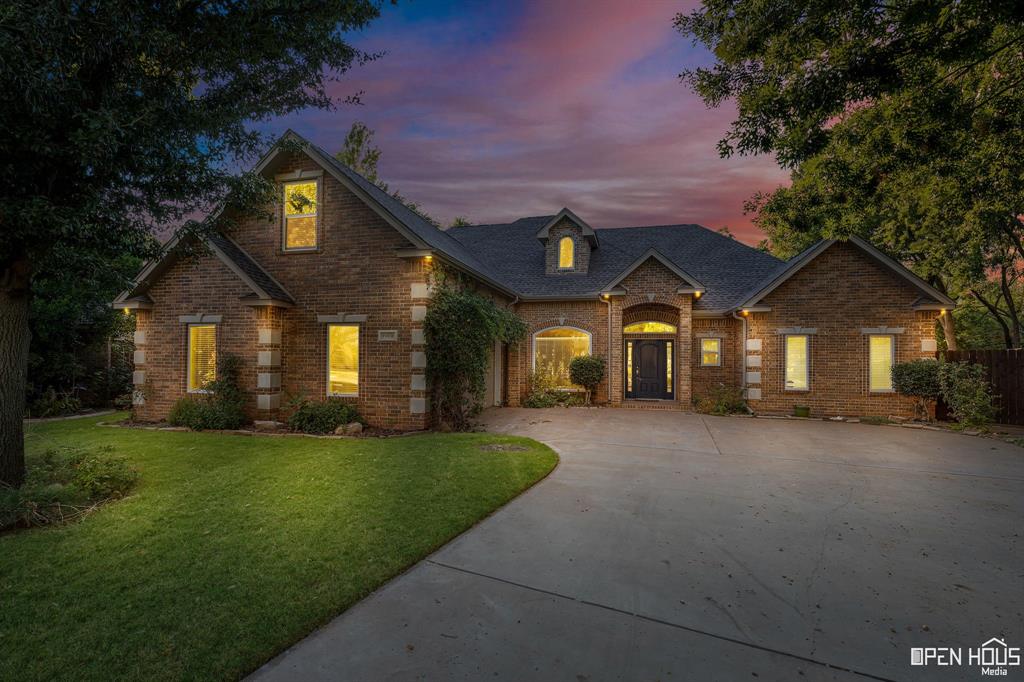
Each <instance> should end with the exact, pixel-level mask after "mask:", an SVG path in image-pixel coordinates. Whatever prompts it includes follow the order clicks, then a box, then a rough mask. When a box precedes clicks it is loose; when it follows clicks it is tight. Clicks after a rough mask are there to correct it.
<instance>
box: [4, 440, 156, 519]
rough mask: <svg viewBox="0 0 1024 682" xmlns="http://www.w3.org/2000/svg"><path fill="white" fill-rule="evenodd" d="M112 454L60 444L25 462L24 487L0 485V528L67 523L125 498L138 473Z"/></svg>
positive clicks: (102, 449)
mask: <svg viewBox="0 0 1024 682" xmlns="http://www.w3.org/2000/svg"><path fill="white" fill-rule="evenodd" d="M112 452H113V451H112V448H110V447H109V446H107V447H103V448H96V449H88V448H58V449H51V450H47V451H46V452H44V453H43V454H42V456H40V457H39V458H37V459H34V460H31V461H29V466H28V471H27V474H26V478H25V483H24V485H22V486H21V487H20V488H6V487H0V529H4V528H11V527H15V526H25V527H27V526H43V525H47V524H51V523H62V522H66V521H71V520H74V519H76V518H78V517H80V516H82V515H84V514H87V513H88V512H90V511H91V510H93V509H95V508H96V507H97V506H99V505H100V504H103V503H104V502H108V501H110V500H114V499H118V498H121V497H124V495H125V494H127V492H128V491H129V490H131V488H132V486H134V485H135V483H136V481H137V480H138V478H139V473H138V471H136V470H135V469H134V468H133V467H132V466H130V465H129V464H128V462H127V460H125V459H124V458H121V457H116V456H114V455H113V454H112Z"/></svg>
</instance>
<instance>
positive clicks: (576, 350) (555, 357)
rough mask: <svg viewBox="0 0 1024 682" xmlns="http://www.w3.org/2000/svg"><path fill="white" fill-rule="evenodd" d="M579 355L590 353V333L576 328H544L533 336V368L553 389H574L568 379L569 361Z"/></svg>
mask: <svg viewBox="0 0 1024 682" xmlns="http://www.w3.org/2000/svg"><path fill="white" fill-rule="evenodd" d="M579 355H590V334H588V333H587V332H585V331H582V330H580V329H573V328H572V327H558V328H555V329H545V330H544V331H541V332H537V334H536V335H535V336H534V337H533V371H534V372H536V373H537V374H539V375H541V376H542V377H544V378H545V379H546V380H547V381H549V382H551V385H552V386H553V387H554V388H559V389H572V388H578V387H577V386H575V385H574V384H573V383H572V381H571V380H570V379H569V363H570V362H572V359H573V358H575V357H577V356H579Z"/></svg>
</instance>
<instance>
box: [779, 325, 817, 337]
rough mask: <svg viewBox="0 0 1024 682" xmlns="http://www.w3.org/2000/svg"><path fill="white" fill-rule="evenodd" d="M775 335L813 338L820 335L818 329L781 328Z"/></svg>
mask: <svg viewBox="0 0 1024 682" xmlns="http://www.w3.org/2000/svg"><path fill="white" fill-rule="evenodd" d="M775 333H776V334H778V335H780V336H813V335H814V334H817V333H818V329H817V327H779V328H778V329H776V330H775Z"/></svg>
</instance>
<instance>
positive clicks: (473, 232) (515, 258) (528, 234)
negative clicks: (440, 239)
mask: <svg viewBox="0 0 1024 682" xmlns="http://www.w3.org/2000/svg"><path fill="white" fill-rule="evenodd" d="M550 219H551V216H536V217H531V218H521V219H519V220H517V221H515V222H514V223H507V224H500V225H471V226H468V227H457V228H452V229H450V230H448V232H447V234H448V235H450V236H451V237H453V238H454V239H456V240H458V241H459V242H460V243H461V244H462V245H463V246H464V247H465V248H466V249H468V250H470V251H471V252H472V253H473V254H474V255H475V256H476V257H477V258H478V259H479V260H480V261H481V262H483V263H484V264H485V265H486V266H487V268H488V269H489V271H491V272H492V273H494V275H495V276H496V277H498V278H500V279H501V280H502V281H504V282H507V283H508V285H509V286H510V287H511V288H512V289H514V290H515V291H517V292H519V293H520V295H522V296H525V297H533V296H584V295H596V294H597V293H598V292H600V291H601V289H602V288H603V287H604V286H605V285H606V284H608V283H609V282H611V281H612V280H614V279H615V278H616V277H617V276H618V275H620V274H621V273H622V271H623V270H624V269H625V268H627V267H628V266H629V265H630V264H631V263H633V261H635V260H636V259H637V258H639V257H640V256H642V255H643V254H644V253H645V252H646V251H648V250H649V249H652V248H654V249H657V251H658V252H659V253H661V254H662V255H663V256H665V257H666V258H667V259H668V260H670V261H671V262H673V263H675V265H676V266H677V267H679V268H680V269H681V270H685V271H686V272H688V273H691V274H692V275H693V276H694V277H696V278H697V279H699V280H700V281H701V283H702V284H704V285H705V286H706V287H707V293H706V294H705V295H704V296H702V297H701V298H700V299H698V300H697V301H696V305H695V306H694V307H695V308H696V309H698V310H700V309H703V310H724V309H728V308H730V307H734V306H736V305H738V303H739V302H740V300H741V299H742V298H743V297H744V295H745V294H746V293H748V292H749V291H750V290H751V288H752V287H753V286H754V285H756V284H757V283H758V282H761V281H763V280H764V279H765V278H766V277H767V276H768V275H769V274H771V273H773V272H775V271H777V270H778V269H780V268H781V267H782V266H783V265H784V264H783V262H782V261H780V260H779V259H777V258H775V257H773V256H771V255H769V254H767V253H764V252H763V251H759V250H757V249H754V248H751V247H749V246H746V245H745V244H742V243H740V242H738V241H736V240H735V239H730V238H729V237H726V236H724V235H721V234H718V233H717V232H712V231H711V230H708V229H707V228H704V227H701V226H700V225H658V226H653V227H618V228H606V229H599V230H597V232H598V235H599V237H600V243H601V246H600V248H598V249H595V250H593V251H591V254H590V266H589V268H588V272H587V273H586V274H578V275H576V274H571V275H546V274H545V272H544V246H543V245H542V244H541V243H540V241H538V240H537V238H536V233H537V230H539V229H540V228H541V227H542V226H543V225H544V224H545V223H546V222H547V221H549V220H550Z"/></svg>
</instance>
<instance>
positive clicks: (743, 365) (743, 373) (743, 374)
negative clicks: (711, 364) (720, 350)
mask: <svg viewBox="0 0 1024 682" xmlns="http://www.w3.org/2000/svg"><path fill="white" fill-rule="evenodd" d="M732 316H733V317H734V318H736V319H737V320H739V321H740V322H742V323H743V333H742V334H741V336H740V390H741V391H742V392H743V400H744V404H745V403H746V399H747V318H746V317H744V316H743V315H739V314H737V313H736V311H735V310H734V311H732ZM747 411H748V412H752V410H751V409H750V406H749V405H747Z"/></svg>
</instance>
